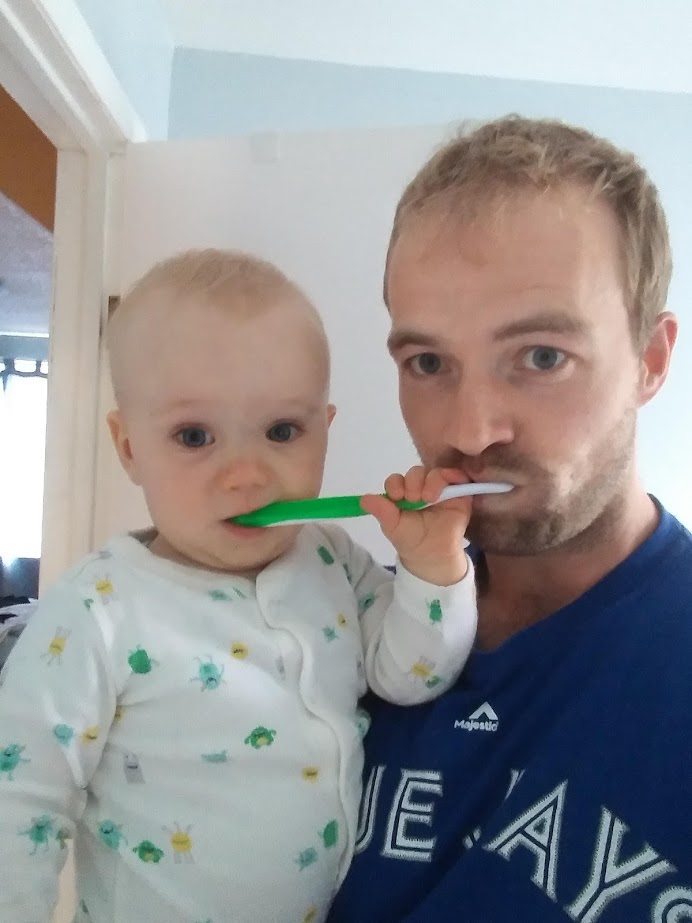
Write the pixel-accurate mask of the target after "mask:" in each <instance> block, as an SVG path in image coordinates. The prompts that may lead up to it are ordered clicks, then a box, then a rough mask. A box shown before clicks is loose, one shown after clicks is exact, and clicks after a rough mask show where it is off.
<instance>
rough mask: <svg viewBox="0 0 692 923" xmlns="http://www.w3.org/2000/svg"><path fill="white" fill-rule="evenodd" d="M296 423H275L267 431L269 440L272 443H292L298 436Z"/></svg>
mask: <svg viewBox="0 0 692 923" xmlns="http://www.w3.org/2000/svg"><path fill="white" fill-rule="evenodd" d="M298 432H299V430H298V427H297V426H296V425H295V423H283V422H282V423H275V424H274V425H273V426H270V427H269V429H268V430H267V439H269V440H270V441H271V442H290V441H291V440H292V439H295V437H296V436H297V435H298Z"/></svg>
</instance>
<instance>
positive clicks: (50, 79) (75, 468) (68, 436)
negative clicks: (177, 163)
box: [0, 0, 146, 587]
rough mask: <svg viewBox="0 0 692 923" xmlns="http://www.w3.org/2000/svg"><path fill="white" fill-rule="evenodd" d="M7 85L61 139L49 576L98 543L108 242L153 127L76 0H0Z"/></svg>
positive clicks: (47, 497) (45, 550)
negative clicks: (121, 189) (125, 176)
mask: <svg viewBox="0 0 692 923" xmlns="http://www.w3.org/2000/svg"><path fill="white" fill-rule="evenodd" d="M0 85H2V86H3V87H4V88H5V89H6V90H7V92H8V93H10V95H11V96H13V97H14V98H15V100H16V101H17V102H18V103H19V105H20V106H21V107H22V108H23V109H24V111H25V112H26V113H27V114H28V115H29V117H30V118H31V119H32V120H33V121H34V122H35V123H36V125H37V126H38V127H39V128H40V129H41V131H42V132H43V133H44V134H45V135H46V136H47V137H48V139H49V140H50V141H51V142H52V143H53V144H54V145H55V146H56V147H57V149H58V175H57V189H56V207H55V232H54V271H53V309H52V315H51V326H50V374H49V379H48V414H47V420H48V422H47V431H46V479H45V491H44V507H43V510H44V515H43V545H42V552H41V587H44V586H45V585H46V584H47V583H50V582H52V581H53V580H54V579H55V577H57V576H58V575H59V574H60V573H61V572H62V571H63V570H65V569H66V568H67V567H69V566H70V565H71V564H73V563H74V562H75V561H76V560H77V559H78V558H79V557H81V556H82V555H83V554H85V553H86V552H88V551H90V550H91V548H92V536H93V510H94V483H95V464H96V445H97V432H98V431H97V419H96V416H97V407H98V395H99V380H100V368H101V362H102V351H101V348H100V340H101V337H100V333H101V329H102V324H103V319H104V317H105V314H106V310H107V294H108V283H110V282H111V279H110V278H109V276H111V274H112V270H111V268H110V266H109V263H110V260H109V242H110V237H111V236H112V233H113V230H112V229H115V233H117V223H118V222H117V218H118V204H119V201H118V199H119V196H118V178H119V169H120V162H121V160H122V152H123V151H124V148H125V146H126V145H127V144H128V143H129V142H132V141H143V140H146V132H145V130H144V127H143V125H142V122H141V120H140V119H139V117H138V116H137V114H136V112H135V111H134V110H133V108H132V106H131V104H130V102H129V100H128V98H127V97H126V95H125V93H124V91H123V89H122V87H121V86H120V84H119V82H118V80H117V79H116V77H115V76H114V74H113V72H112V70H111V68H110V65H109V64H108V61H107V60H106V58H105V56H104V55H103V52H102V51H101V49H100V48H99V46H98V44H97V42H96V40H95V39H94V36H93V34H92V33H91V31H90V30H89V28H88V26H87V25H86V23H85V21H84V19H83V18H82V16H81V14H80V13H79V10H78V8H77V6H76V4H75V3H74V2H73V0H0Z"/></svg>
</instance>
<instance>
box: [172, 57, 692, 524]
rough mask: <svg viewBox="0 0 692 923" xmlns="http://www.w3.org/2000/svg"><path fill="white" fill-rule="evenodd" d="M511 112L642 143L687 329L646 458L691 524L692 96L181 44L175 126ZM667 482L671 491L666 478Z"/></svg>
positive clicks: (673, 303) (373, 122)
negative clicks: (668, 232)
mask: <svg viewBox="0 0 692 923" xmlns="http://www.w3.org/2000/svg"><path fill="white" fill-rule="evenodd" d="M507 112H519V113H521V114H523V115H529V116H551V117H558V118H562V119H564V120H567V121H571V122H574V123H576V124H580V125H583V126H584V127H586V128H589V129H591V130H592V131H595V132H597V133H598V134H602V135H605V136H607V137H609V138H611V139H612V140H613V141H614V142H615V143H617V144H619V145H622V146H624V147H627V148H629V149H631V150H633V151H635V152H636V154H637V155H638V156H639V157H640V159H641V160H642V162H643V163H644V164H645V166H646V167H647V168H648V170H649V171H650V173H651V175H652V177H653V179H654V181H655V182H656V184H657V185H658V187H659V189H660V191H661V195H662V198H663V202H664V205H665V207H666V211H667V214H668V219H669V223H670V230H671V237H672V242H673V250H674V257H675V274H674V279H673V285H672V288H671V292H670V300H669V306H670V308H671V309H672V310H674V311H675V312H676V313H677V314H678V315H679V317H680V320H681V334H680V339H679V343H678V346H677V349H676V355H675V357H674V363H673V369H672V372H671V375H670V378H669V381H668V383H667V385H666V387H665V388H664V391H663V392H662V394H661V395H659V397H657V398H656V400H655V401H654V402H653V404H652V405H651V407H650V408H646V409H645V410H644V413H643V416H642V439H641V445H640V455H641V463H642V473H643V475H644V478H645V481H646V482H648V483H655V484H657V485H658V486H657V488H656V489H657V491H658V493H659V495H660V496H661V499H662V500H663V501H664V502H665V503H667V504H669V505H670V507H671V508H672V509H673V511H674V512H675V511H678V512H679V514H680V515H682V516H683V519H684V521H685V522H686V523H687V525H688V526H692V477H690V475H689V470H690V463H689V459H690V458H691V457H692V426H690V425H689V410H688V408H689V401H690V400H692V259H690V254H692V168H691V164H692V95H683V94H663V93H647V92H638V91H631V90H616V89H599V88H592V87H575V86H566V85H559V84H543V83H537V82H535V83H533V82H529V81H518V80H517V81H514V80H499V79H493V78H482V77H467V76H459V75H452V74H429V73H418V72H415V71H401V70H387V69H381V68H358V67H350V66H347V65H338V64H324V63H317V62H308V61H289V60H282V59H275V58H258V57H253V56H248V55H234V54H224V53H216V52H204V51H195V50H191V49H178V50H177V51H176V52H175V55H174V60H173V76H172V82H171V98H170V118H169V135H170V138H171V139H175V138H179V139H180V138H199V137H213V136H228V135H237V134H246V133H250V132H257V131H273V130H291V131H299V130H332V129H333V130H342V129H349V128H362V127H368V126H372V127H381V126H388V125H391V126H396V125H415V124H427V123H446V122H454V121H457V120H461V119H465V118H478V119H486V118H492V117H494V116H497V115H502V114H505V113H507ZM671 434H674V435H673V437H672V438H671ZM668 481H669V482H670V491H669V493H667V492H666V489H665V486H661V485H665V483H667V482H668ZM681 492H682V494H683V496H681Z"/></svg>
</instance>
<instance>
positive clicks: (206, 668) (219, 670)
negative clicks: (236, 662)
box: [190, 654, 226, 692]
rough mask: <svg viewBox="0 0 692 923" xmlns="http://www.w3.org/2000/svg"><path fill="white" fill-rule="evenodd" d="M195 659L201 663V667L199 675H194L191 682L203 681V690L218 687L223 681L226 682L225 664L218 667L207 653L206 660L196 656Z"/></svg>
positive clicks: (201, 687)
mask: <svg viewBox="0 0 692 923" xmlns="http://www.w3.org/2000/svg"><path fill="white" fill-rule="evenodd" d="M195 660H196V661H197V662H198V663H199V668H198V670H197V676H192V677H191V678H190V682H191V683H201V686H200V689H201V690H202V692H204V691H205V690H207V689H218V688H219V686H220V685H221V684H222V683H225V682H226V680H225V679H224V678H223V674H224V672H225V670H226V668H225V667H223V666H222V667H218V666H217V665H216V664H215V663H214V659H213V657H212V656H211V655H210V654H207V657H206V660H202V659H201V658H200V657H195Z"/></svg>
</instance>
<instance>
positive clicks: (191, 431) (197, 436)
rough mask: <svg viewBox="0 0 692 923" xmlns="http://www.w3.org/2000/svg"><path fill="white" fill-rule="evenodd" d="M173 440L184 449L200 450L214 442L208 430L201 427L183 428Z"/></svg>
mask: <svg viewBox="0 0 692 923" xmlns="http://www.w3.org/2000/svg"><path fill="white" fill-rule="evenodd" d="M175 438H176V439H177V440H178V442H179V443H180V444H181V445H184V446H185V448H186V449H202V448H204V446H207V445H211V444H212V443H213V442H214V437H213V436H212V434H211V433H210V432H209V430H206V429H204V428H203V427H201V426H185V427H183V429H181V430H179V431H178V432H177V433H176V434H175Z"/></svg>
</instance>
